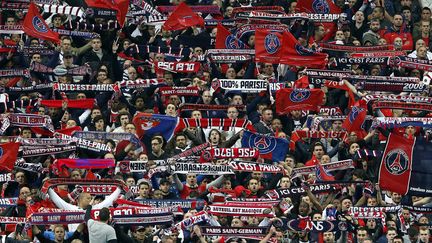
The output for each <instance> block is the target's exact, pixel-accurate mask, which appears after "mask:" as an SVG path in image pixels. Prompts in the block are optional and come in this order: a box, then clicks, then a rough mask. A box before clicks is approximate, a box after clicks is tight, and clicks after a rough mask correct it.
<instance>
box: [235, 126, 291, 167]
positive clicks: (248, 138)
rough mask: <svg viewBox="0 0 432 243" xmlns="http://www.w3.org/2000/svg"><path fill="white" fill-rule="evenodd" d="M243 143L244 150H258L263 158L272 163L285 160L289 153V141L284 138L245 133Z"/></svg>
mask: <svg viewBox="0 0 432 243" xmlns="http://www.w3.org/2000/svg"><path fill="white" fill-rule="evenodd" d="M241 142H242V147H243V148H254V149H258V151H259V153H260V157H261V158H263V159H268V160H272V161H283V160H285V156H286V154H287V152H288V140H286V139H283V138H275V137H273V136H267V135H263V134H258V133H252V132H249V131H244V133H243V137H242V140H241Z"/></svg>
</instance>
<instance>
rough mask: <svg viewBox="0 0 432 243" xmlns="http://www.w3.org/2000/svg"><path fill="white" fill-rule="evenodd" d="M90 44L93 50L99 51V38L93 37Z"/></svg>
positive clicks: (100, 44)
mask: <svg viewBox="0 0 432 243" xmlns="http://www.w3.org/2000/svg"><path fill="white" fill-rule="evenodd" d="M91 46H92V48H93V50H95V51H99V50H100V49H101V47H102V42H101V40H100V39H93V40H92V43H91Z"/></svg>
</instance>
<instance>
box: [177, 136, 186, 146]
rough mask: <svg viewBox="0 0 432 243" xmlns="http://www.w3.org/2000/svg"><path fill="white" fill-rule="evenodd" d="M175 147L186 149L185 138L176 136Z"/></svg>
mask: <svg viewBox="0 0 432 243" xmlns="http://www.w3.org/2000/svg"><path fill="white" fill-rule="evenodd" d="M176 146H177V147H179V148H186V137H185V136H178V137H177V138H176Z"/></svg>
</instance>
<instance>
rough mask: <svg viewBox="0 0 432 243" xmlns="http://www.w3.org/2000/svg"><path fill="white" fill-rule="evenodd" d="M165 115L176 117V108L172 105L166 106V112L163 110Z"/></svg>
mask: <svg viewBox="0 0 432 243" xmlns="http://www.w3.org/2000/svg"><path fill="white" fill-rule="evenodd" d="M165 113H166V114H167V115H168V116H177V112H176V108H175V106H174V105H173V104H168V105H167V108H166V110H165Z"/></svg>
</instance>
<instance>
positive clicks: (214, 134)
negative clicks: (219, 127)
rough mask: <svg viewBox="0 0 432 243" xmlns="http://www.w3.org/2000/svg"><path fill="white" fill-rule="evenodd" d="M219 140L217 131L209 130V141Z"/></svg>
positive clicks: (215, 141) (216, 141)
mask: <svg viewBox="0 0 432 243" xmlns="http://www.w3.org/2000/svg"><path fill="white" fill-rule="evenodd" d="M219 140H220V135H219V133H218V132H217V131H211V132H210V142H212V143H218V142H219Z"/></svg>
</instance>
